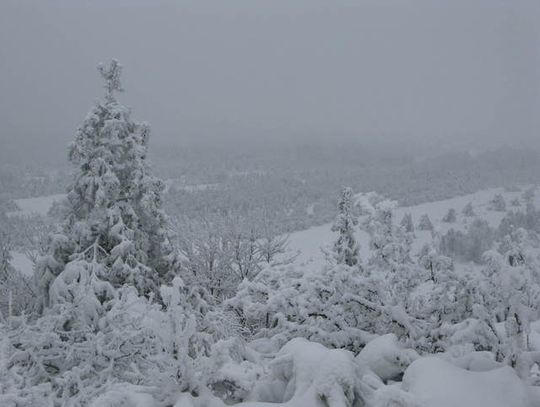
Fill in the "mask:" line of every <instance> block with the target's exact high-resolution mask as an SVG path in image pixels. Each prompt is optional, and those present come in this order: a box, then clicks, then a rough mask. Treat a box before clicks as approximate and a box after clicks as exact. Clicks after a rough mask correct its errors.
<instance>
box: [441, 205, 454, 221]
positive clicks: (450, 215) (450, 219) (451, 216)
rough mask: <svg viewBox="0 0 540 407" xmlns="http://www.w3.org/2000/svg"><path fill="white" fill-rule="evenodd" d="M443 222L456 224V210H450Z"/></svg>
mask: <svg viewBox="0 0 540 407" xmlns="http://www.w3.org/2000/svg"><path fill="white" fill-rule="evenodd" d="M442 221H443V222H445V223H454V222H455V221H456V210H455V209H454V208H450V209H448V212H446V215H444V216H443V218H442Z"/></svg>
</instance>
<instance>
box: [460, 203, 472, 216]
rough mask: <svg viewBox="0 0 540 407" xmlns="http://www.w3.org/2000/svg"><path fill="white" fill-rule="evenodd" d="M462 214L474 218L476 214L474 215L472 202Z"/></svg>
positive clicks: (464, 208)
mask: <svg viewBox="0 0 540 407" xmlns="http://www.w3.org/2000/svg"><path fill="white" fill-rule="evenodd" d="M461 213H462V214H463V216H466V217H471V216H474V215H475V213H474V209H473V205H472V202H469V203H467V205H465V206H464V207H463V209H462V210H461Z"/></svg>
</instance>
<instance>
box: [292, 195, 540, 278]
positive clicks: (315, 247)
mask: <svg viewBox="0 0 540 407" xmlns="http://www.w3.org/2000/svg"><path fill="white" fill-rule="evenodd" d="M530 187H531V186H530V185H528V186H522V187H520V191H512V192H509V191H506V190H505V189H504V188H490V189H485V190H481V191H478V192H475V193H474V194H468V195H463V196H458V197H455V198H451V199H445V200H442V201H434V202H426V203H422V204H419V205H415V206H399V207H396V208H395V209H394V218H393V220H394V222H395V223H396V224H398V223H399V222H400V221H401V219H402V218H403V216H404V215H405V214H406V213H410V214H411V216H412V220H413V224H414V226H415V228H416V226H417V224H418V220H419V219H420V217H421V216H422V215H424V214H427V215H428V216H429V218H430V219H431V222H432V223H433V227H434V230H435V231H438V232H441V233H446V232H447V231H448V230H449V229H451V228H454V229H455V230H464V229H465V228H466V225H467V223H468V221H469V219H468V218H465V217H464V216H463V215H462V214H461V210H462V209H463V208H464V207H465V205H467V204H468V203H471V204H472V206H473V209H474V211H475V213H476V215H477V216H478V217H479V218H482V219H484V220H486V221H487V222H488V223H489V225H490V226H492V227H497V226H498V224H499V223H500V221H501V219H502V218H503V216H504V214H505V213H504V212H497V211H494V210H491V209H490V208H489V204H490V201H491V200H492V199H493V197H494V196H495V195H496V194H501V195H502V196H503V197H504V199H505V201H506V203H507V207H508V208H509V209H521V210H523V208H524V206H523V203H522V202H521V205H520V206H516V207H512V206H511V205H510V202H511V201H512V200H514V199H516V198H519V197H520V196H521V194H522V193H523V191H525V190H526V189H527V188H530ZM535 204H536V205H537V206H538V205H540V194H536V197H535ZM449 208H454V209H455V210H456V214H457V221H456V222H454V223H445V222H442V218H443V217H444V215H445V214H446V212H447V211H448V209H449ZM360 223H361V219H360ZM331 227H332V224H331V223H327V224H325V225H321V226H316V227H313V228H309V229H306V230H302V231H298V232H294V233H291V235H290V237H289V248H290V249H291V251H293V252H296V251H300V255H299V256H298V257H297V258H296V264H299V265H307V264H309V265H312V266H314V267H319V266H322V265H324V264H325V255H324V249H325V248H327V249H328V248H329V245H330V244H331V243H332V242H333V241H334V240H335V235H336V234H335V233H334V232H332V231H331ZM414 233H415V239H414V241H413V244H412V253H413V254H414V253H417V252H418V251H419V250H420V248H421V247H422V245H423V244H424V243H426V242H427V241H429V240H431V232H429V231H422V230H418V229H417V228H416V230H415V232H414ZM356 239H357V241H358V243H359V244H360V258H362V259H367V258H368V257H369V255H370V250H369V234H368V233H367V232H365V231H364V230H360V229H359V228H357V230H356Z"/></svg>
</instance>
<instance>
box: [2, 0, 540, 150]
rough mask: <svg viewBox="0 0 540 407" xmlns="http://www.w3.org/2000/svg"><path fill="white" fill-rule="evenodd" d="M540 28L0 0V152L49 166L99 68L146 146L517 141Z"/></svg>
mask: <svg viewBox="0 0 540 407" xmlns="http://www.w3.org/2000/svg"><path fill="white" fill-rule="evenodd" d="M539 22H540V2H539V1H536V0H504V1H503V0H446V1H445V0H429V1H428V0H364V1H362V0H357V1H353V0H350V1H345V0H328V1H321V0H289V1H283V0H267V1H259V0H215V1H204V0H191V1H181V0H179V1H165V0H131V1H128V0H93V1H82V0H80V1H79V0H54V1H53V0H39V1H25V0H13V1H12V0H1V1H0V123H1V126H0V143H1V149H2V150H3V151H4V152H6V151H11V150H13V151H16V150H18V149H21V148H23V147H24V146H26V148H30V146H32V147H33V148H34V149H40V148H42V150H41V151H45V149H49V150H50V149H52V150H58V149H59V150H60V151H61V154H62V156H63V154H64V151H65V144H66V143H67V142H68V141H69V140H70V139H71V138H72V136H73V133H74V130H75V128H76V126H77V125H78V123H80V122H81V120H82V119H83V118H84V116H85V114H86V112H87V111H88V109H89V107H90V105H91V103H93V101H94V100H95V99H96V98H97V97H99V96H100V94H101V93H102V92H101V84H100V79H99V76H98V74H97V71H96V70H95V66H96V64H97V63H98V62H100V61H106V60H108V59H109V58H111V57H115V58H118V59H119V60H120V62H121V63H122V64H123V65H124V87H125V88H126V90H127V91H126V93H125V94H124V95H123V96H122V100H123V101H124V102H125V104H127V105H129V106H131V107H132V108H133V112H134V117H135V118H137V119H139V120H147V121H149V122H150V123H151V124H152V128H153V140H154V142H157V143H166V142H170V141H175V140H185V139H190V138H193V137H201V138H203V139H207V140H214V139H216V138H221V139H223V138H228V137H232V136H233V135H237V136H242V137H251V138H254V139H260V140H264V139H266V138H268V137H284V138H287V139H289V138H290V137H311V136H313V137H324V136H326V137H354V138H357V139H359V140H362V139H367V138H368V136H369V135H373V134H375V135H377V136H376V137H388V138H389V139H391V138H392V137H395V138H399V139H401V140H410V141H411V142H415V143H420V142H422V143H440V140H446V141H448V142H450V141H451V142H452V143H457V142H461V141H463V140H476V141H479V140H482V141H486V142H490V141H491V142H501V141H506V142H509V143H519V144H524V143H525V144H526V143H532V142H533V141H534V140H535V139H538V138H540V137H539V135H538V130H539V128H540V126H539V119H538V117H539V116H540V114H539V111H540V103H539V100H540V80H539V78H540V74H539V72H540V56H539V55H540V45H539V33H540V30H539V28H538V27H539V26H540V24H539ZM21 146H22V147H21Z"/></svg>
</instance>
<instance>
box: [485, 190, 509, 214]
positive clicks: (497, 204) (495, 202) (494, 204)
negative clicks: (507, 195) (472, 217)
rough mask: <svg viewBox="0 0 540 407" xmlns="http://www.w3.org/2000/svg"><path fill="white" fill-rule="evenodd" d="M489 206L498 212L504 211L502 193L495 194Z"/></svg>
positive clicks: (504, 202)
mask: <svg viewBox="0 0 540 407" xmlns="http://www.w3.org/2000/svg"><path fill="white" fill-rule="evenodd" d="M489 208H490V209H491V210H493V211H498V212H504V211H506V201H505V199H504V197H503V196H502V194H495V196H494V197H493V199H492V200H491V201H490V202H489Z"/></svg>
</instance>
